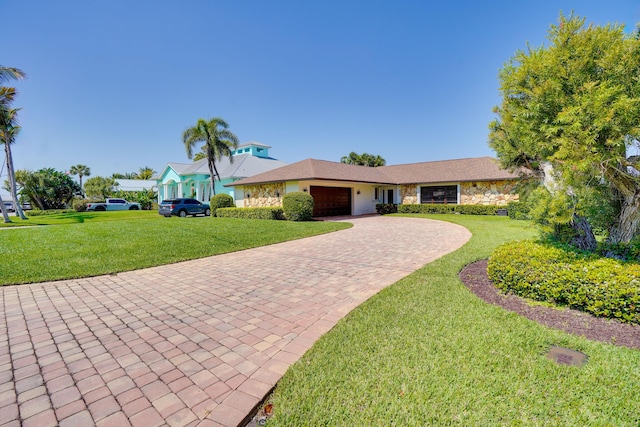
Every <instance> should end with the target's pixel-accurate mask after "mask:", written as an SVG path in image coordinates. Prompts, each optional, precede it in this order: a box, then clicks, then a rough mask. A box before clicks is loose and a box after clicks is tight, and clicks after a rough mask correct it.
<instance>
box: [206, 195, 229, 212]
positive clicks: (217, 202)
mask: <svg viewBox="0 0 640 427" xmlns="http://www.w3.org/2000/svg"><path fill="white" fill-rule="evenodd" d="M209 206H210V207H211V216H216V210H217V209H219V208H233V207H235V203H234V201H233V197H231V196H230V195H228V194H226V193H220V194H216V195H214V196H213V197H212V198H211V201H210V203H209Z"/></svg>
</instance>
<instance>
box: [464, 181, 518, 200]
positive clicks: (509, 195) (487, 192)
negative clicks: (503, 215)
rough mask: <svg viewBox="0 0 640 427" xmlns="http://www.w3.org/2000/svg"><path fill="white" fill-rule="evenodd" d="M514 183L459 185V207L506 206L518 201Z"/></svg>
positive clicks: (465, 183)
mask: <svg viewBox="0 0 640 427" xmlns="http://www.w3.org/2000/svg"><path fill="white" fill-rule="evenodd" d="M516 184H517V182H516V181H475V182H463V183H462V184H460V204H461V205H497V206H506V204H507V203H509V202H515V201H518V200H519V196H518V193H516V192H515V187H516Z"/></svg>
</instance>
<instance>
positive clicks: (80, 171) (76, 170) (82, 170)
mask: <svg viewBox="0 0 640 427" xmlns="http://www.w3.org/2000/svg"><path fill="white" fill-rule="evenodd" d="M69 173H70V174H71V175H78V180H79V181H80V192H82V195H83V196H84V189H83V188H82V177H83V176H91V169H90V168H89V166H85V165H75V166H71V168H70V169H69Z"/></svg>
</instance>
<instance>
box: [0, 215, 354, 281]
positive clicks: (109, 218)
mask: <svg viewBox="0 0 640 427" xmlns="http://www.w3.org/2000/svg"><path fill="white" fill-rule="evenodd" d="M15 222H16V223H22V222H23V221H20V220H15ZM24 222H25V223H26V222H28V223H29V225H30V226H29V227H21V228H10V229H2V230H0V259H2V265H1V266H0V285H8V284H21V283H31V282H43V281H49V280H59V279H69V278H77V277H87V276H95V275H100V274H112V273H117V272H121V271H128V270H135V269H139V268H144V267H151V266H156V265H162V264H168V263H173V262H178V261H184V260H189V259H195V258H202V257H206V256H211V255H217V254H221V253H226V252H233V251H238V250H242V249H248V248H253V247H257V246H264V245H270V244H273V243H278V242H282V241H286V240H293V239H299V238H302V237H308V236H313V235H317V234H322V233H327V232H330V231H335V230H340V229H343V228H347V227H349V226H350V225H349V224H345V223H335V222H291V221H263V220H241V219H232V218H211V217H196V218H191V217H189V218H178V217H171V218H164V217H162V216H160V215H158V213H157V212H154V211H125V212H85V213H76V212H74V213H68V214H59V215H45V216H37V217H31V218H30V219H29V220H28V221H24ZM34 225H43V226H40V227H35V226H34ZM45 225H46V226H45Z"/></svg>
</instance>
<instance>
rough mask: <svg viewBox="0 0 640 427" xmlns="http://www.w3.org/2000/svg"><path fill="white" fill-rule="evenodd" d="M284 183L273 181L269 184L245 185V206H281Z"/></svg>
mask: <svg viewBox="0 0 640 427" xmlns="http://www.w3.org/2000/svg"><path fill="white" fill-rule="evenodd" d="M285 188H286V186H285V183H284V182H274V183H271V184H256V185H245V186H244V188H243V190H244V199H243V200H244V203H243V206H244V207H245V208H263V207H268V206H282V196H284V194H285Z"/></svg>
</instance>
